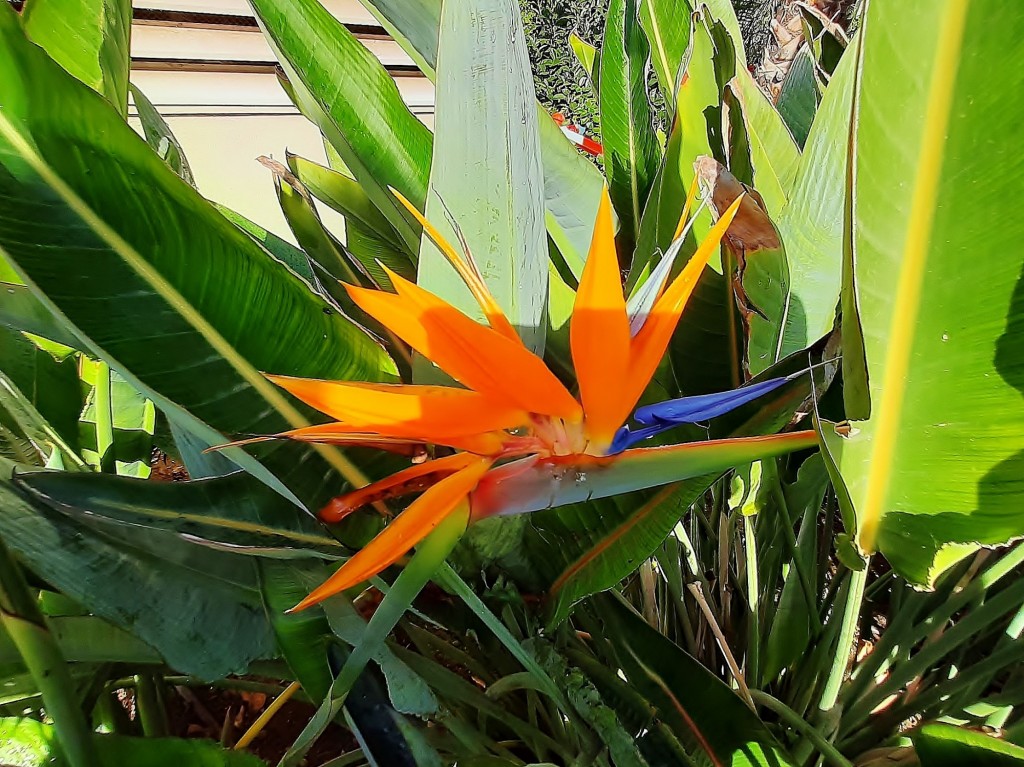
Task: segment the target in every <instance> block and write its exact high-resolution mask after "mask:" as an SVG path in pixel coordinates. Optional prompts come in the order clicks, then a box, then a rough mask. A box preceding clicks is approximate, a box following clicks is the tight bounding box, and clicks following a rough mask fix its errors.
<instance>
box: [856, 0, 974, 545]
mask: <svg viewBox="0 0 1024 767" xmlns="http://www.w3.org/2000/svg"><path fill="white" fill-rule="evenodd" d="M969 6H970V0H950V2H948V3H947V6H946V10H945V13H944V15H943V17H942V21H941V22H940V26H939V34H938V42H937V44H936V46H935V55H934V58H933V62H932V66H931V68H930V70H929V71H930V72H931V73H932V80H931V84H930V87H929V91H928V98H927V102H926V107H925V114H924V121H923V124H924V130H923V132H922V135H921V150H920V153H919V156H918V165H917V173H916V175H915V177H914V183H913V185H912V187H911V189H912V192H911V194H912V196H911V205H910V215H909V216H908V221H907V234H906V239H905V240H904V245H903V252H902V254H901V259H900V271H899V277H898V280H897V283H896V295H895V302H894V309H893V312H892V317H891V319H890V324H889V334H888V336H887V338H888V344H887V346H886V353H885V357H884V362H883V365H884V372H883V375H882V381H881V386H880V387H879V389H878V391H879V394H880V396H879V399H878V409H877V411H876V413H877V415H876V416H875V418H876V419H877V423H878V427H877V428H876V430H875V432H874V435H873V438H872V444H871V449H870V458H869V462H868V466H869V468H868V477H867V482H866V485H865V492H864V496H863V498H864V500H863V503H862V504H861V508H860V519H859V530H858V533H857V540H858V543H859V546H860V549H861V551H862V552H864V553H865V554H870V553H872V552H874V551H875V550H876V548H877V539H878V531H879V526H880V524H881V520H882V517H883V516H884V515H885V512H886V505H887V503H888V496H889V488H890V486H891V483H892V480H893V478H894V476H895V468H896V467H895V465H894V464H895V458H896V445H897V441H898V438H899V434H900V431H901V429H902V423H901V420H900V419H901V415H902V412H903V406H904V402H905V397H906V383H907V379H908V376H909V373H910V358H911V353H912V350H913V344H914V334H915V329H916V325H917V323H916V318H917V315H918V311H919V310H920V306H921V293H922V286H923V283H924V274H925V269H926V266H927V260H928V248H929V245H930V244H931V235H932V225H933V222H934V218H935V211H936V207H937V204H938V196H939V181H940V174H941V172H942V166H943V160H944V156H943V148H944V146H945V143H946V133H947V130H948V126H949V119H950V116H951V113H952V108H953V97H954V95H955V93H956V78H957V70H958V65H959V61H960V51H961V48H962V47H963V36H964V27H965V26H966V21H967V11H968V8H969Z"/></svg>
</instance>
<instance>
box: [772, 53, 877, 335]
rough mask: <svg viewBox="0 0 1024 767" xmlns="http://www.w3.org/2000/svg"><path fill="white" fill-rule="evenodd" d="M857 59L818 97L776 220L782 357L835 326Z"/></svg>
mask: <svg viewBox="0 0 1024 767" xmlns="http://www.w3.org/2000/svg"><path fill="white" fill-rule="evenodd" d="M857 55H858V51H857V46H855V45H854V46H851V47H850V49H849V52H848V53H847V54H846V55H845V56H844V57H843V60H842V61H841V62H840V64H839V67H838V68H837V69H836V72H835V74H834V75H833V76H832V80H831V81H830V82H829V85H828V88H827V89H826V90H825V94H824V96H823V98H822V100H821V106H820V107H818V111H817V113H816V115H815V117H814V122H813V123H812V124H811V127H810V132H809V134H808V136H807V143H806V144H805V145H804V152H803V156H802V157H801V159H800V168H799V170H798V171H797V178H796V182H795V183H794V185H793V192H792V194H791V196H790V200H789V204H788V205H787V206H786V208H785V209H784V210H783V211H782V215H781V216H780V217H779V218H778V219H777V220H778V225H779V232H780V234H781V235H782V241H783V243H785V246H786V259H787V261H788V262H789V291H788V293H787V295H786V301H785V304H784V306H783V307H782V312H781V324H782V337H781V339H780V347H779V350H780V352H781V354H783V355H788V354H792V353H793V352H795V351H798V350H800V349H803V348H804V347H806V346H807V345H808V344H811V343H813V342H814V341H816V340H817V339H818V338H821V337H822V336H824V335H825V334H826V333H828V332H829V331H830V330H831V329H832V325H833V324H834V322H835V315H836V305H837V304H838V302H839V282H840V274H841V266H842V256H843V212H844V207H845V205H846V202H847V199H848V188H847V186H848V184H847V180H848V174H847V172H846V164H847V161H848V158H849V154H850V138H851V131H852V117H853V95H854V92H855V89H856V86H857V70H858V67H859V64H858V61H857Z"/></svg>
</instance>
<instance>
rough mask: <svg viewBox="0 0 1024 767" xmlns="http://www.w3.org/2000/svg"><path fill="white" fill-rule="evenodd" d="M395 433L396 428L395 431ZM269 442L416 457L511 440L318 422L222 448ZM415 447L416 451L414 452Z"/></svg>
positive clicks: (480, 450) (489, 450)
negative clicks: (435, 449) (427, 449)
mask: <svg viewBox="0 0 1024 767" xmlns="http://www.w3.org/2000/svg"><path fill="white" fill-rule="evenodd" d="M395 431H398V429H395ZM271 439H293V440H296V441H298V442H317V443H323V444H327V445H342V446H347V447H370V448H377V449H380V450H387V451H389V452H392V453H400V454H402V455H417V454H421V453H422V452H423V450H422V446H423V445H426V444H430V445H445V446H446V447H453V448H455V449H456V450H465V451H466V452H467V453H475V454H477V455H498V454H499V453H501V452H502V451H503V450H505V444H506V442H509V441H514V440H515V438H514V437H511V436H510V435H509V434H508V433H507V432H504V431H485V432H481V433H479V434H460V435H441V436H439V435H437V434H423V435H410V436H395V435H393V434H388V433H384V434H382V433H380V432H372V431H366V430H365V429H362V428H360V427H356V426H352V425H351V424H347V423H338V422H331V423H318V424H316V425H314V426H303V427H302V428H301V429H291V430H290V431H284V432H281V433H280V434H272V435H269V436H266V437H254V438H252V439H246V440H240V441H238V442H232V443H230V444H228V445H223V446H222V447H236V446H239V445H247V444H252V443H255V442H265V441H267V440H271ZM417 448H419V449H417Z"/></svg>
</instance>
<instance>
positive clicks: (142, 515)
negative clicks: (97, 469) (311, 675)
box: [17, 472, 347, 559]
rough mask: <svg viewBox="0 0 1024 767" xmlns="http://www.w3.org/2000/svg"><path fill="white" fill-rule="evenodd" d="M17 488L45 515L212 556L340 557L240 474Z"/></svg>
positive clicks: (97, 479) (60, 481)
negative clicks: (60, 512)
mask: <svg viewBox="0 0 1024 767" xmlns="http://www.w3.org/2000/svg"><path fill="white" fill-rule="evenodd" d="M17 484H18V486H19V487H20V488H21V489H22V490H23V491H24V492H25V493H26V494H28V495H29V496H30V497H32V498H33V499H35V500H37V501H39V502H40V503H43V504H45V505H47V506H49V507H51V508H56V509H76V508H87V509H88V511H89V514H90V515H91V516H92V517H93V518H95V519H97V520H106V521H110V522H120V523H122V524H125V525H133V526H135V527H150V528H157V529H160V530H166V531H168V532H174V533H177V534H178V535H182V536H187V537H188V538H189V539H190V540H192V541H194V542H196V543H198V544H201V545H204V546H207V547H209V548H212V549H223V550H225V551H233V552H236V553H242V552H245V553H249V554H254V555H257V556H265V557H274V558H296V557H299V558H307V559H308V558H313V557H327V558H332V559H337V558H339V557H342V556H344V555H345V554H346V553H347V552H346V549H345V548H344V547H343V546H342V545H341V544H340V543H338V542H337V541H336V540H335V539H334V538H332V537H331V536H330V535H329V534H328V533H327V531H326V530H325V529H324V528H323V527H321V525H320V524H319V523H318V522H317V521H316V520H315V519H313V518H312V517H310V516H309V515H308V514H303V513H302V512H298V511H297V510H296V509H295V507H294V506H292V505H291V504H289V503H288V502H287V501H286V500H284V499H283V498H281V496H280V495H278V494H277V493H275V492H273V491H272V490H271V489H270V488H268V487H266V486H265V485H263V484H261V483H260V482H258V481H257V480H256V479H255V478H254V477H251V476H249V475H248V474H245V473H244V472H235V473H234V474H230V475H228V476H224V477H215V478H210V479H200V480H192V481H189V482H143V481H139V480H136V479H130V478H126V477H117V476H113V475H110V474H87V473H74V474H72V473H69V472H38V473H29V474H19V475H18V481H17Z"/></svg>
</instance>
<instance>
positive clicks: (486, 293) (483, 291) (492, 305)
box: [391, 189, 519, 341]
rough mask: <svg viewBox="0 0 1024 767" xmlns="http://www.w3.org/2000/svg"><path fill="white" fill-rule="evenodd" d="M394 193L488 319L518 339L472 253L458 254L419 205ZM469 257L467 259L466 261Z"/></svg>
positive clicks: (507, 335)
mask: <svg viewBox="0 0 1024 767" xmlns="http://www.w3.org/2000/svg"><path fill="white" fill-rule="evenodd" d="M391 194H393V195H394V196H395V197H397V198H398V201H399V202H400V203H402V205H404V206H405V209H406V210H407V211H409V212H410V213H411V214H412V216H413V218H415V219H416V220H417V221H419V223H420V226H422V227H423V231H424V232H426V234H427V237H429V238H430V240H431V242H433V243H434V245H436V246H437V249H438V250H440V251H441V253H442V254H443V255H444V257H445V258H447V259H448V263H450V264H451V265H452V266H453V267H455V271H457V272H458V273H459V277H461V278H462V281H463V282H464V283H466V287H468V288H469V290H470V292H471V293H472V294H473V298H475V299H476V302H477V303H478V304H480V308H481V309H483V310H484V316H485V317H487V321H488V322H489V323H490V325H491V327H492V328H494V329H495V330H496V331H498V332H499V333H501V334H502V335H503V336H505V337H506V338H510V339H512V340H513V341H518V340H519V334H518V333H516V329H515V328H513V327H512V323H511V322H509V321H508V318H507V317H506V316H505V313H504V312H503V311H502V310H501V307H500V306H498V302H497V301H495V300H494V296H493V295H491V291H490V290H488V288H487V285H486V284H485V283H484V280H483V277H482V276H481V275H480V273H479V272H478V271H477V270H476V268H475V264H473V263H472V256H471V255H470V254H469V253H467V254H466V258H465V259H464V258H463V257H462V256H460V255H459V254H458V252H457V251H456V250H455V248H453V247H452V245H451V243H450V242H448V240H446V239H445V238H444V235H442V234H441V233H440V232H439V231H438V230H437V228H436V227H435V226H434V225H433V224H431V223H430V222H429V221H427V219H426V218H425V217H424V216H423V214H422V213H420V212H419V211H418V210H417V209H416V206H415V205H413V204H412V203H411V202H409V201H408V200H407V199H406V198H405V197H404V196H403V195H402V193H401V192H399V191H398V190H397V189H392V190H391ZM467 261H468V263H467Z"/></svg>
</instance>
